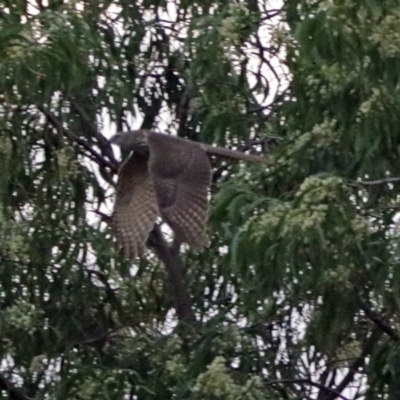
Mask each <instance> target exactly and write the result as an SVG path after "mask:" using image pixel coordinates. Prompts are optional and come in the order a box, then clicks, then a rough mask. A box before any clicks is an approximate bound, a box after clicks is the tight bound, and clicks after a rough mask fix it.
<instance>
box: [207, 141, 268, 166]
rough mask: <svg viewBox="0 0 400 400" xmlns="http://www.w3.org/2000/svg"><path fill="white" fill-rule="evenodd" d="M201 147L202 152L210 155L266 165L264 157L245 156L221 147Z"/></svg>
mask: <svg viewBox="0 0 400 400" xmlns="http://www.w3.org/2000/svg"><path fill="white" fill-rule="evenodd" d="M201 146H202V147H203V149H204V151H205V152H206V153H207V154H210V155H214V156H220V157H226V158H233V159H235V160H242V161H249V162H253V163H258V164H267V163H268V160H267V159H266V158H265V157H261V156H255V155H252V154H245V153H242V152H240V151H237V150H230V149H225V148H223V147H214V146H209V145H207V144H203V143H202V145H201Z"/></svg>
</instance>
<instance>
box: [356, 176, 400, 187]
mask: <svg viewBox="0 0 400 400" xmlns="http://www.w3.org/2000/svg"><path fill="white" fill-rule="evenodd" d="M397 182H400V177H393V178H382V179H377V180H375V181H355V182H351V183H350V186H373V185H386V184H387V183H397Z"/></svg>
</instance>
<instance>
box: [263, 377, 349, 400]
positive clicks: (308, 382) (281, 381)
mask: <svg viewBox="0 0 400 400" xmlns="http://www.w3.org/2000/svg"><path fill="white" fill-rule="evenodd" d="M290 383H299V384H304V385H310V386H315V387H317V388H319V389H322V390H325V391H327V392H329V393H331V394H334V395H335V396H337V397H339V398H340V399H342V400H349V399H348V398H347V397H345V396H343V395H342V394H340V392H338V391H336V390H334V389H331V388H328V387H326V386H324V385H322V384H321V383H318V382H314V381H312V380H311V379H278V380H275V381H266V382H264V384H265V386H272V385H279V384H290Z"/></svg>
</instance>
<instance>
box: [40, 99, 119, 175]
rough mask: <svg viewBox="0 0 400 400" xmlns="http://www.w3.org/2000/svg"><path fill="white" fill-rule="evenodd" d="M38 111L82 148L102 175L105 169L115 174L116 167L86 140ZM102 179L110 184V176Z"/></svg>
mask: <svg viewBox="0 0 400 400" xmlns="http://www.w3.org/2000/svg"><path fill="white" fill-rule="evenodd" d="M37 108H38V110H39V111H40V112H41V113H42V114H43V115H44V116H45V117H46V118H47V120H48V121H49V122H50V123H51V125H53V126H54V127H55V128H56V129H58V130H59V131H61V132H62V133H63V134H64V135H65V136H67V138H68V139H70V140H72V141H74V142H76V143H77V144H79V145H80V146H82V147H83V148H84V149H85V150H86V151H87V152H88V153H89V154H90V155H91V156H92V157H93V159H94V160H95V161H96V162H97V164H98V165H99V167H100V168H101V169H103V171H102V172H103V173H105V171H104V169H105V168H106V167H107V168H109V169H110V170H111V172H113V173H117V171H118V165H117V164H115V163H113V162H110V161H108V160H106V159H105V158H104V157H103V156H102V155H101V154H99V153H98V152H97V151H96V150H94V149H93V147H92V145H91V144H90V143H88V142H87V141H86V140H84V139H82V138H80V137H79V136H76V135H75V134H73V133H72V132H71V131H69V130H68V129H66V128H64V127H63V126H62V124H61V122H60V121H59V120H58V119H57V118H56V117H55V116H54V115H53V114H52V113H51V112H49V111H47V110H46V109H45V108H44V107H42V106H41V105H38V106H37ZM103 177H104V179H105V180H106V181H107V182H109V183H112V179H111V177H110V176H107V175H106V176H103Z"/></svg>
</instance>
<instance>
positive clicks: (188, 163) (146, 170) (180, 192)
mask: <svg viewBox="0 0 400 400" xmlns="http://www.w3.org/2000/svg"><path fill="white" fill-rule="evenodd" d="M110 141H111V143H113V144H117V145H119V146H120V147H121V150H122V152H123V153H131V154H130V155H129V156H128V158H127V159H126V161H125V162H124V163H123V164H122V165H121V167H120V169H119V173H118V183H117V188H116V198H115V204H114V212H113V215H112V226H113V230H114V234H115V236H116V239H117V242H118V244H119V246H120V247H121V248H122V250H123V253H124V255H125V257H127V258H134V257H136V256H142V255H143V253H144V251H145V249H146V242H147V239H148V237H149V234H150V232H151V230H152V229H153V227H154V224H155V222H156V219H157V217H159V216H161V217H162V219H163V220H164V221H165V222H166V223H167V224H168V225H169V226H170V227H171V229H172V231H173V232H174V234H175V236H176V238H177V239H178V240H179V241H180V242H182V243H187V244H188V245H189V246H190V247H191V248H192V249H201V248H202V247H204V246H206V245H207V243H208V237H207V234H206V222H207V214H208V201H207V192H208V189H209V187H210V183H211V166H210V162H209V159H208V156H207V155H213V156H220V157H227V158H233V159H237V160H244V161H250V162H256V163H266V159H265V158H263V157H259V156H254V155H249V154H243V153H241V152H238V151H234V150H229V149H225V148H221V147H213V146H209V145H206V144H203V143H198V142H193V141H190V140H186V139H182V138H179V137H175V136H169V135H165V134H162V133H156V132H152V131H147V130H136V131H128V132H121V133H117V134H116V135H115V136H113V137H112V138H111V140H110Z"/></svg>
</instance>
